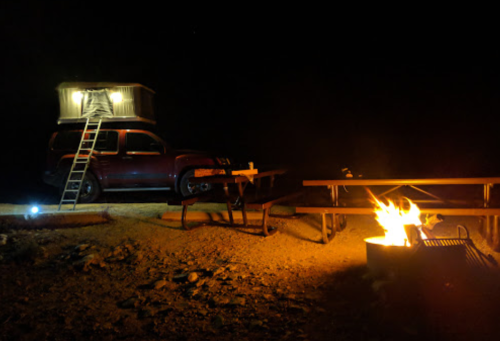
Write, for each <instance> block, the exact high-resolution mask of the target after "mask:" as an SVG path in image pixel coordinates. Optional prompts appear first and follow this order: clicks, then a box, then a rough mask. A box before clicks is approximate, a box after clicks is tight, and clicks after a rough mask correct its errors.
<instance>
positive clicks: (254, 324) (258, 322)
mask: <svg viewBox="0 0 500 341" xmlns="http://www.w3.org/2000/svg"><path fill="white" fill-rule="evenodd" d="M263 325H264V322H262V321H261V320H251V321H250V323H249V324H248V327H249V328H250V329H256V328H260V327H262V326H263Z"/></svg>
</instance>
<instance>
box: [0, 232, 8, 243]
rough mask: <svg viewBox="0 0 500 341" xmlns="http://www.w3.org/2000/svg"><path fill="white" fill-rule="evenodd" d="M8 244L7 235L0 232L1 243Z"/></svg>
mask: <svg viewBox="0 0 500 341" xmlns="http://www.w3.org/2000/svg"><path fill="white" fill-rule="evenodd" d="M6 244H7V235H6V234H0V245H6Z"/></svg>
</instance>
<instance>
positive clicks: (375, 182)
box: [303, 178, 500, 186]
mask: <svg viewBox="0 0 500 341" xmlns="http://www.w3.org/2000/svg"><path fill="white" fill-rule="evenodd" d="M499 183H500V178H433V179H352V180H351V179H345V180H304V181H303V185H304V186H398V185H488V184H499Z"/></svg>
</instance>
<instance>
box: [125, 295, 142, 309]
mask: <svg viewBox="0 0 500 341" xmlns="http://www.w3.org/2000/svg"><path fill="white" fill-rule="evenodd" d="M139 303H140V301H139V298H138V297H130V298H129V299H126V300H125V301H123V302H122V303H121V304H120V307H122V308H125V309H128V308H135V307H137V306H139Z"/></svg>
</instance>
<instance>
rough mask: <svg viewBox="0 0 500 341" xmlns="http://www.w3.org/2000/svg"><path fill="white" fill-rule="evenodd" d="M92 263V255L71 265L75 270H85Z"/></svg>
mask: <svg viewBox="0 0 500 341" xmlns="http://www.w3.org/2000/svg"><path fill="white" fill-rule="evenodd" d="M93 261H94V254H90V255H86V256H85V257H83V258H82V259H80V260H77V261H76V262H74V263H73V266H75V267H77V268H83V269H86V268H87V267H88V266H89V265H90V264H92V263H93Z"/></svg>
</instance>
